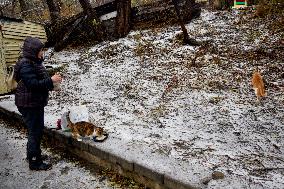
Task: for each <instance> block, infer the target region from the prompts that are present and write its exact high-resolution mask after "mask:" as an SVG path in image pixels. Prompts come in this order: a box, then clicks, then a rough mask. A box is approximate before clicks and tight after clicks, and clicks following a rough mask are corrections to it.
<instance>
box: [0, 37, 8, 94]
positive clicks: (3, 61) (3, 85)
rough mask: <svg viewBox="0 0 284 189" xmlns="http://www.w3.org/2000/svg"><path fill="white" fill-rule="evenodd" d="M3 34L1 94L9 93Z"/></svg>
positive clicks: (0, 64)
mask: <svg viewBox="0 0 284 189" xmlns="http://www.w3.org/2000/svg"><path fill="white" fill-rule="evenodd" d="M3 42H4V40H3V36H2V35H1V34H0V94H4V93H7V92H8V91H7V85H6V82H5V81H6V75H7V67H6V59H5V55H4V47H3Z"/></svg>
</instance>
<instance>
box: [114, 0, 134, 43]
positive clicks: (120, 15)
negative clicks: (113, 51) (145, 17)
mask: <svg viewBox="0 0 284 189" xmlns="http://www.w3.org/2000/svg"><path fill="white" fill-rule="evenodd" d="M130 15H131V0H118V1H117V17H116V29H117V34H118V37H119V38H120V37H125V36H126V35H127V34H128V33H129V31H130Z"/></svg>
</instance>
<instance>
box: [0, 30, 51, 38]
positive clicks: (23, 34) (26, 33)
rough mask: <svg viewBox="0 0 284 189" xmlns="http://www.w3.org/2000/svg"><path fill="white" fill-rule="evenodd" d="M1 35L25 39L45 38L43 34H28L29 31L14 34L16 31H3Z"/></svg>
mask: <svg viewBox="0 0 284 189" xmlns="http://www.w3.org/2000/svg"><path fill="white" fill-rule="evenodd" d="M2 33H3V35H13V36H22V37H27V36H33V37H38V38H46V35H45V34H40V33H36V32H33V31H32V32H29V31H23V32H16V31H3V32H2Z"/></svg>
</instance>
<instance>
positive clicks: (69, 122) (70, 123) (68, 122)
mask: <svg viewBox="0 0 284 189" xmlns="http://www.w3.org/2000/svg"><path fill="white" fill-rule="evenodd" d="M66 120H67V124H68V127H69V128H70V129H71V130H72V129H73V123H72V121H71V120H70V111H68V112H67V114H66Z"/></svg>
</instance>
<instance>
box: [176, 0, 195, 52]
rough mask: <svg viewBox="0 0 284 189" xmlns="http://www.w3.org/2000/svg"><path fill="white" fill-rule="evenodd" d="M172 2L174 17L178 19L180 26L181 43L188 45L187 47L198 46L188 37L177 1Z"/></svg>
mask: <svg viewBox="0 0 284 189" xmlns="http://www.w3.org/2000/svg"><path fill="white" fill-rule="evenodd" d="M172 2H173V4H174V7H175V11H176V15H177V18H178V22H179V25H180V27H181V29H182V32H183V42H184V43H185V44H188V45H194V46H195V45H199V43H197V41H195V40H194V39H190V38H189V36H188V33H187V29H186V27H185V25H184V22H183V18H182V15H181V13H180V10H179V7H178V0H172Z"/></svg>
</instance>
